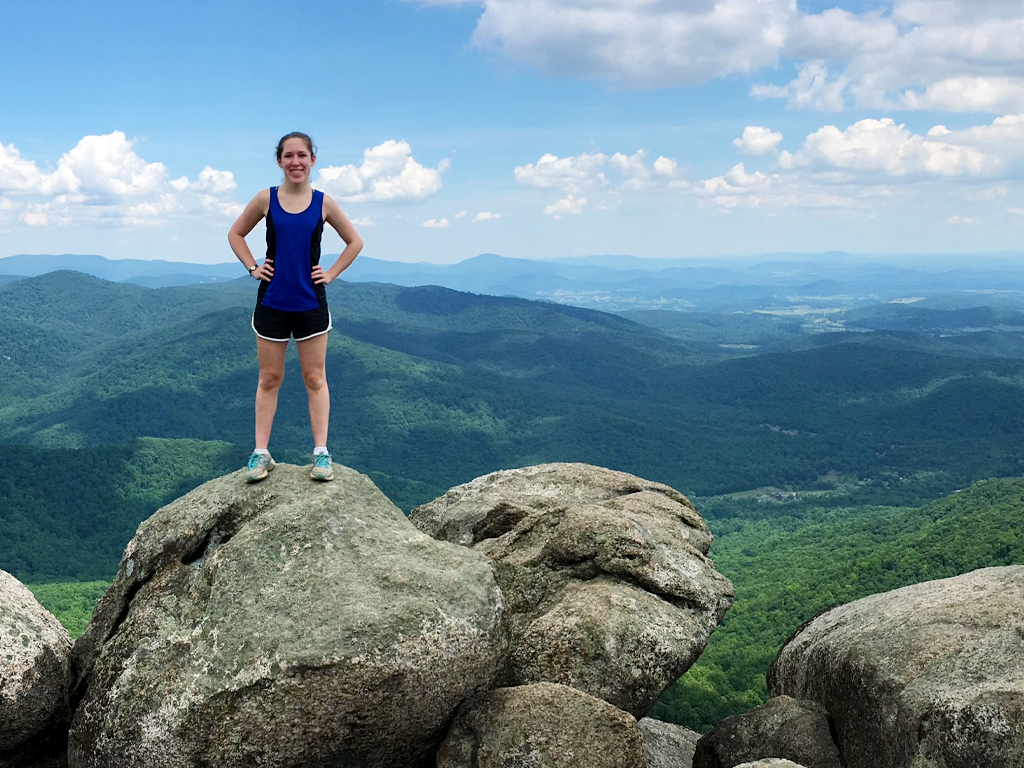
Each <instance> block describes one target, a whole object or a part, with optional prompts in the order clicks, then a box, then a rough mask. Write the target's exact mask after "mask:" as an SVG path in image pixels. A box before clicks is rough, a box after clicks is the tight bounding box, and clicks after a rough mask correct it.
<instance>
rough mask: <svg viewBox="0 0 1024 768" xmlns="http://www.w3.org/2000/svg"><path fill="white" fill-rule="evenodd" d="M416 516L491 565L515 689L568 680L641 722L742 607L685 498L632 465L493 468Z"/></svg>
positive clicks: (508, 679) (507, 678) (422, 525)
mask: <svg viewBox="0 0 1024 768" xmlns="http://www.w3.org/2000/svg"><path fill="white" fill-rule="evenodd" d="M410 519H411V520H412V522H413V523H414V524H415V525H416V526H417V527H418V528H419V529H420V530H422V531H425V532H427V533H429V534H430V535H432V536H435V537H437V538H440V539H443V540H447V541H452V542H455V543H458V544H462V545H463V546H467V547H471V548H473V549H475V550H477V551H480V552H482V553H485V554H486V555H488V556H489V557H490V558H491V560H493V561H494V564H495V568H496V574H497V578H498V583H499V585H500V586H501V589H502V591H503V593H504V595H505V598H506V600H507V603H508V610H509V628H510V643H511V647H510V656H509V663H508V666H507V668H506V670H505V673H504V675H503V677H502V681H503V682H504V683H505V684H506V685H528V684H531V683H537V682H543V681H547V682H554V683H561V684H564V685H568V686H571V687H574V688H577V689H579V690H581V691H584V692H586V693H589V694H590V695H592V696H595V697H597V698H601V699H604V700H605V701H607V702H609V703H611V704H614V705H615V706H617V707H619V708H620V709H623V710H625V711H627V712H630V713H632V714H633V715H634V716H635V717H642V716H643V715H645V714H646V713H647V711H648V710H649V709H650V708H651V706H652V705H653V704H654V702H655V701H657V699H658V697H659V696H660V695H661V693H662V692H663V691H664V690H665V688H666V687H667V686H668V685H670V684H671V683H672V682H673V681H675V680H676V679H677V678H679V677H680V676H681V675H682V674H683V672H685V671H686V670H687V669H688V668H689V666H690V665H691V664H692V663H693V662H694V661H695V660H696V658H697V657H698V656H699V655H700V653H701V651H703V649H704V647H705V645H706V643H707V640H708V637H709V636H710V635H711V633H712V631H714V629H715V627H717V626H718V623H719V622H720V621H721V619H722V617H723V616H724V614H725V612H726V611H727V610H728V608H729V606H730V605H731V604H732V598H733V589H732V584H730V583H729V581H728V580H727V579H726V578H725V577H724V576H722V575H721V574H720V573H718V571H716V570H715V568H714V566H713V565H712V563H711V561H710V560H709V559H708V557H707V553H708V548H709V546H710V544H711V538H712V537H711V533H710V532H709V530H708V528H707V526H706V525H705V524H704V521H703V520H702V519H701V518H700V515H698V514H697V512H696V510H694V508H693V506H692V505H691V504H690V502H689V501H688V500H687V499H686V497H684V496H683V495H681V494H680V493H678V492H677V491H674V490H673V489H671V488H669V487H668V486H665V485H661V484H658V483H652V482H649V481H647V480H642V479H641V478H638V477H635V476H633V475H628V474H625V473H623V472H614V471H612V470H608V469H601V468H599V467H593V466H590V465H586V464H544V465H540V466H536V467H527V468H525V469H518V470H508V471H502V472H495V473H493V474H490V475H486V476H484V477H480V478H477V479H476V480H473V481H472V482H470V483H467V484H465V485H461V486H458V487H456V488H453V489H451V490H450V491H448V492H447V493H446V494H445V495H444V496H442V497H440V498H438V499H436V500H435V501H433V502H431V503H429V504H426V505H424V506H422V507H419V508H417V509H415V510H413V512H412V515H411V518H410Z"/></svg>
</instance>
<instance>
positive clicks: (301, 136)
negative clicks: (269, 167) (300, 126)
mask: <svg viewBox="0 0 1024 768" xmlns="http://www.w3.org/2000/svg"><path fill="white" fill-rule="evenodd" d="M288 139H302V140H303V141H304V142H306V147H307V148H308V149H309V154H311V155H313V156H314V157H315V156H316V147H315V146H313V140H312V139H311V138H309V136H307V135H306V134H304V133H301V132H299V131H292V132H291V133H289V134H288V135H287V136H282V137H281V140H280V141H279V142H277V161H278V162H281V155H282V154H283V153H284V143H285V142H286V141H288Z"/></svg>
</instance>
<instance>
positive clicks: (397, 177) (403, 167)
mask: <svg viewBox="0 0 1024 768" xmlns="http://www.w3.org/2000/svg"><path fill="white" fill-rule="evenodd" d="M449 165H450V161H449V160H447V159H445V160H442V161H441V162H440V163H438V165H437V166H436V167H435V168H427V167H426V166H423V165H421V164H420V163H418V162H417V161H416V160H415V158H413V156H412V147H411V146H409V142H407V141H395V140H393V139H391V140H388V141H385V142H384V143H383V144H378V145H377V146H375V147H371V148H370V149H367V150H365V151H364V152H363V162H362V164H361V165H358V166H356V165H341V166H328V167H326V168H321V169H320V172H319V176H318V177H317V184H316V186H317V187H318V188H320V189H323V190H325V191H327V192H329V193H331V194H332V195H336V196H338V197H340V198H341V199H342V200H346V201H348V202H353V203H362V202H393V201H403V200H422V199H423V198H425V197H429V196H430V195H432V194H434V193H435V192H437V191H438V190H439V189H441V175H442V174H443V173H444V172H445V171H446V170H448V166H449Z"/></svg>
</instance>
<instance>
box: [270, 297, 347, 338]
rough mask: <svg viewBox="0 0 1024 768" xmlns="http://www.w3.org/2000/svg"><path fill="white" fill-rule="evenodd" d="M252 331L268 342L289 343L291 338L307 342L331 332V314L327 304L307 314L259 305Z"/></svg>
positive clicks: (308, 311) (309, 310) (307, 311)
mask: <svg viewBox="0 0 1024 768" xmlns="http://www.w3.org/2000/svg"><path fill="white" fill-rule="evenodd" d="M252 329H253V330H254V331H256V335H257V336H259V337H260V338H261V339H267V340H268V341H288V337H289V336H294V337H295V340H296V341H305V340H306V339H311V338H313V337H314V336H319V335H321V334H324V333H327V332H328V331H329V330H331V312H330V310H329V309H327V305H326V304H321V305H320V306H319V307H317V308H316V309H307V310H306V311H305V312H284V311H282V310H280V309H273V308H272V307H264V306H263V305H262V304H257V305H256V309H255V311H254V312H253V313H252Z"/></svg>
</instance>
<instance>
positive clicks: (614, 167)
mask: <svg viewBox="0 0 1024 768" xmlns="http://www.w3.org/2000/svg"><path fill="white" fill-rule="evenodd" d="M514 174H515V178H516V181H518V182H519V183H520V184H525V185H529V186H534V187H540V188H542V189H559V190H561V191H563V192H567V193H572V194H579V193H581V192H584V191H588V190H596V189H601V188H607V189H608V190H609V191H611V192H644V191H648V192H653V191H659V190H670V189H682V188H685V186H686V182H685V179H684V178H683V175H682V172H681V171H680V169H679V167H678V165H677V163H676V161H675V160H673V159H672V158H669V157H659V158H657V159H656V160H655V161H654V163H652V164H650V165H648V163H647V153H646V152H645V151H644V150H642V149H640V150H637V151H636V152H634V153H633V154H632V155H626V154H623V153H622V152H616V153H615V154H614V155H611V156H610V157H609V156H608V155H605V154H603V153H601V152H596V153H589V154H588V153H583V154H581V155H571V156H569V157H558V156H556V155H552V154H545V155H543V156H542V157H541V158H540V160H538V161H537V162H536V163H529V164H527V165H517V166H516V167H515V171H514Z"/></svg>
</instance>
